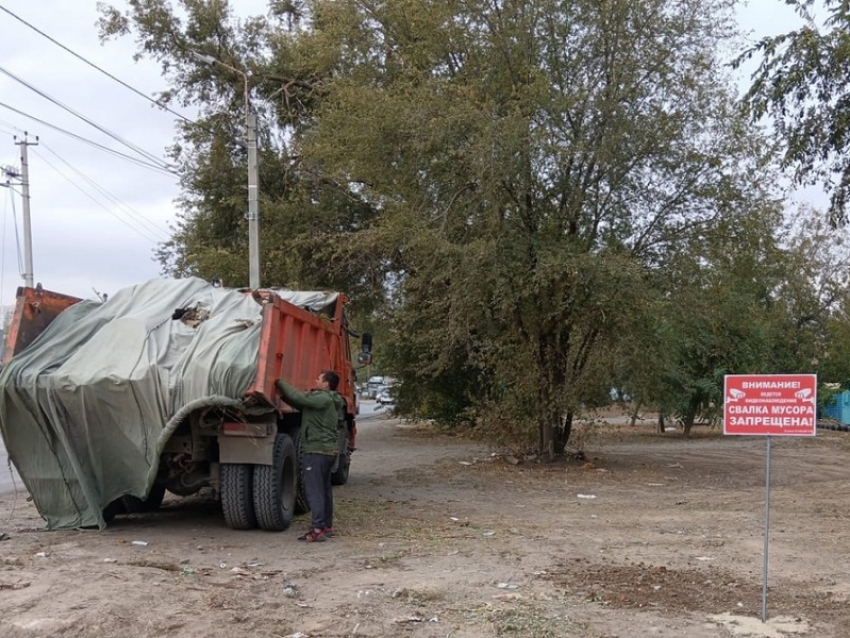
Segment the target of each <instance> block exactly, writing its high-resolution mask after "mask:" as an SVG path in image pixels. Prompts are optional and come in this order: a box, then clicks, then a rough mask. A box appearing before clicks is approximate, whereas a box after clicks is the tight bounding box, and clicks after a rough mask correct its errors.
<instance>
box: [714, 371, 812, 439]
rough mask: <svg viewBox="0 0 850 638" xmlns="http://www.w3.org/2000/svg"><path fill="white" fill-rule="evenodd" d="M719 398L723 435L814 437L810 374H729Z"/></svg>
mask: <svg viewBox="0 0 850 638" xmlns="http://www.w3.org/2000/svg"><path fill="white" fill-rule="evenodd" d="M723 396H724V401H723V434H752V435H770V436H814V435H815V434H816V431H817V429H816V428H817V376H816V375H814V374H729V375H726V379H725V382H724V390H723Z"/></svg>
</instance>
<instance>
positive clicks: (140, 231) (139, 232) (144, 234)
mask: <svg viewBox="0 0 850 638" xmlns="http://www.w3.org/2000/svg"><path fill="white" fill-rule="evenodd" d="M39 157H40V158H41V159H42V161H44V163H45V164H47V165H48V166H49V167H50V168H52V169H53V170H54V171H56V172H57V173H59V175H60V176H61V177H62V178H64V179H65V180H66V181H67V182H69V183H70V184H71V185H72V186H73V187H74V188H76V189H77V190H79V191H80V192H81V193H82V194H83V195H85V196H86V197H88V198H89V199H90V200H92V201H93V202H94V203H95V204H97V205H98V206H100V207H101V208H102V209H103V210H105V211H106V212H107V213H109V214H110V215H112V216H113V217H114V218H115V219H117V220H118V221H120V222H121V223H122V224H124V225H125V226H127V228H129V229H131V230H132V231H133V232H135V233H136V234H137V235H139V236H141V237H143V238H145V239H146V240H148V241H149V242H151V243H153V244H158V243H159V240H158V239H157V238H156V237H154V236H152V235H151V234H149V233H147V232H146V231H144V230H143V229H139V228H137V227H136V226H133V225H132V224H131V223H130V222H128V221H127V220H126V219H124V218H123V217H121V216H120V215H117V214H116V213H115V212H114V211H112V210H111V209H109V208H108V207H106V206H104V204H103V202H101V201H99V200H98V199H97V198H95V197H93V196H92V194H91V193H89V192H87V191H86V190H85V189H84V188H83V187H82V186H80V185H79V184H77V183H76V182H75V181H74V180H73V179H71V178H70V177H68V176H67V175H66V174H65V173H63V172H62V171H61V170H59V169H58V168H57V167H56V166H54V165H53V162H51V161H50V160H48V159H47V158H46V157H44V156H43V155H41V154H39Z"/></svg>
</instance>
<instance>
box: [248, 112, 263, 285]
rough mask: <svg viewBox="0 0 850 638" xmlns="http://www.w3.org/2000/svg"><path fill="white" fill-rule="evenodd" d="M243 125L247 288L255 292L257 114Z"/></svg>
mask: <svg viewBox="0 0 850 638" xmlns="http://www.w3.org/2000/svg"><path fill="white" fill-rule="evenodd" d="M246 108H248V107H247V106H246ZM245 123H246V127H247V129H248V130H247V137H248V282H249V283H248V286H249V287H250V288H251V289H252V290H257V289H258V288H259V287H260V214H259V192H260V176H259V171H258V163H257V114H256V113H253V112H251V111H250V110H249V111H248V114H247V115H246V118H245Z"/></svg>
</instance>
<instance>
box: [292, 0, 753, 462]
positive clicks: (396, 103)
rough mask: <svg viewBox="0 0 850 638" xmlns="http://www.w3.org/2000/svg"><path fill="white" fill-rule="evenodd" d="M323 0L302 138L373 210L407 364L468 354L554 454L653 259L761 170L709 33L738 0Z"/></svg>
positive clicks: (421, 369) (627, 324)
mask: <svg viewBox="0 0 850 638" xmlns="http://www.w3.org/2000/svg"><path fill="white" fill-rule="evenodd" d="M310 6H311V8H312V14H313V15H314V16H315V20H314V22H313V24H312V27H313V28H312V29H311V30H309V31H308V32H306V33H305V37H304V38H303V39H302V42H301V44H302V45H303V46H304V47H305V50H311V51H313V52H317V51H321V52H322V55H323V57H322V60H323V61H327V60H328V58H333V61H332V63H331V66H333V67H334V68H335V69H336V70H335V71H334V72H333V73H331V74H330V75H329V76H328V77H327V80H326V81H324V82H323V87H322V91H323V98H322V101H321V103H320V104H319V105H318V108H317V110H316V119H315V126H314V127H313V128H311V130H310V131H309V132H307V133H306V134H305V137H304V146H303V149H304V153H305V155H306V156H310V157H312V158H314V159H317V160H318V161H320V162H321V164H322V166H323V168H324V169H325V170H326V171H327V174H328V175H333V176H334V179H336V180H337V181H339V182H341V183H342V182H345V183H347V184H348V185H349V188H350V189H351V190H352V191H354V192H357V193H358V194H359V195H360V196H361V197H363V199H364V200H366V201H368V202H370V203H371V204H372V205H373V206H374V207H375V209H376V210H378V211H379V215H378V217H377V219H376V220H375V223H374V225H373V226H372V228H371V229H370V234H369V235H368V236H364V237H362V240H363V242H364V243H363V245H366V246H369V247H374V250H376V251H377V252H380V253H381V254H385V255H391V259H390V263H389V264H388V266H389V268H390V269H391V270H392V272H393V273H394V276H395V279H394V282H393V285H394V293H395V294H396V295H397V297H398V303H397V304H396V305H395V306H394V307H393V310H392V314H391V317H392V319H393V321H394V322H395V324H396V325H395V331H396V334H397V340H396V341H395V343H394V347H395V348H396V349H397V350H398V351H399V352H400V353H401V354H399V355H398V360H399V361H400V362H403V363H404V365H405V366H406V367H405V369H400V370H398V373H399V375H400V376H401V377H402V378H403V379H405V378H407V379H409V380H410V383H408V384H407V385H408V387H411V388H417V387H419V386H417V384H416V381H417V380H421V378H422V376H427V375H430V376H432V377H433V375H445V376H443V377H442V379H443V381H444V382H445V383H446V384H447V385H449V384H450V386H451V388H452V391H454V390H456V389H457V385H456V384H455V382H454V381H455V377H456V375H461V376H463V377H464V378H466V379H467V380H468V381H469V382H468V383H467V384H465V385H464V388H465V391H464V392H463V393H462V396H463V397H466V398H467V399H468V400H469V402H470V404H469V405H470V407H472V408H475V410H476V413H477V414H478V416H479V422H480V423H482V424H483V427H485V428H488V427H489V428H491V429H492V428H493V426H494V424H495V423H501V424H502V425H503V426H504V427H505V428H508V429H511V428H512V429H511V431H512V432H516V433H517V435H518V436H521V435H522V434H523V433H525V434H526V435H527V434H528V433H536V435H537V440H536V441H535V444H536V447H538V448H539V449H540V450H541V451H542V452H544V453H545V454H548V455H551V454H553V453H557V452H558V451H560V450H562V449H563V444H564V441H563V435H562V434H560V435H559V433H563V432H564V428H563V424H564V417H565V415H566V418H567V422H569V419H570V418H571V415H573V414H575V413H576V412H577V411H579V410H581V408H582V405H584V404H585V403H586V402H587V400H588V398H589V397H592V396H597V395H598V392H599V385H600V383H599V378H598V377H594V378H592V379H591V376H592V375H590V374H589V373H590V372H591V371H597V370H600V369H601V367H600V366H598V365H596V360H597V358H598V357H599V356H600V355H601V354H602V353H605V352H607V351H608V346H606V344H612V343H615V342H617V341H619V340H621V339H624V338H628V335H629V334H630V331H631V330H632V327H633V323H634V322H635V321H637V320H638V316H639V315H640V313H639V312H638V313H636V312H635V311H634V309H639V308H641V305H642V304H643V303H644V300H645V299H647V298H648V297H650V296H651V288H650V286H651V282H652V277H651V272H652V269H653V268H657V267H661V265H662V264H663V262H664V260H665V259H666V258H668V256H669V255H672V254H675V253H676V252H677V251H678V246H679V244H680V243H681V242H683V241H684V240H685V239H687V238H689V237H693V239H694V241H697V238H698V237H699V235H700V233H701V230H702V229H703V228H704V227H706V225H707V224H709V222H710V221H712V220H714V219H715V218H717V217H722V216H725V215H732V214H738V215H741V214H744V209H743V206H744V203H745V202H747V203H749V201H750V200H749V198H747V197H744V194H745V193H746V192H748V191H750V190H752V189H755V190H757V188H756V186H755V180H756V179H757V177H758V175H757V173H756V170H755V169H756V166H755V164H756V162H758V161H760V160H761V157H760V155H759V153H760V152H761V151H760V149H757V150H754V147H755V146H758V143H757V142H754V138H753V136H752V134H751V132H750V131H749V130H748V127H747V126H746V125H745V123H744V122H742V121H741V119H740V117H738V115H737V112H736V108H735V105H734V101H733V99H732V95H731V91H730V90H729V89H728V85H727V84H726V83H725V80H724V78H723V75H722V72H721V66H720V64H719V62H718V60H717V58H716V53H715V52H716V51H717V50H718V47H719V46H720V44H721V43H722V42H723V41H724V39H725V38H726V37H727V36H728V35H729V34H730V29H731V23H730V21H729V14H728V9H729V8H730V7H731V3H726V2H696V1H694V2H688V1H686V2H678V3H670V2H664V1H661V0H641V1H639V2H633V1H628V2H627V1H625V0H622V1H619V0H613V1H610V2H604V3H600V2H597V1H595V0H594V1H590V0H587V1H581V0H579V1H576V2H570V3H562V2H557V1H555V0H532V1H524V2H518V1H516V2H515V1H510V0H504V1H497V0H449V1H441V2H421V1H419V0H416V1H413V0H409V1H406V0H397V1H394V2H381V1H377V0H336V1H334V2H327V1H316V2H313V3H311V5H310ZM305 57H306V56H305ZM643 320H644V318H643V317H640V321H643ZM458 361H460V362H463V363H462V365H461V366H460V367H458V366H457V362H458ZM456 399H457V397H456Z"/></svg>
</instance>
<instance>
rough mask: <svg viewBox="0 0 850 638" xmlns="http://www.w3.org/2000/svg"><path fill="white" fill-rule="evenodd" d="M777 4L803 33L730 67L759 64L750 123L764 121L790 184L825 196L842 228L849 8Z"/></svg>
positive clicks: (847, 186)
mask: <svg viewBox="0 0 850 638" xmlns="http://www.w3.org/2000/svg"><path fill="white" fill-rule="evenodd" d="M784 2H785V4H788V5H791V6H793V7H794V8H795V9H796V11H797V13H798V14H799V15H800V17H801V21H802V22H803V25H802V26H801V27H800V28H799V29H796V30H794V31H791V32H789V33H786V34H783V35H778V36H774V37H767V38H763V39H762V40H760V41H759V42H758V43H757V44H756V45H755V46H753V47H751V48H750V49H748V50H747V51H745V52H744V53H743V54H742V55H741V56H740V57H739V58H738V59H737V61H736V64H737V65H741V64H742V63H743V62H744V61H746V60H749V59H751V58H753V57H754V56H760V64H759V67H758V69H757V70H756V72H755V73H754V74H753V77H752V86H751V87H750V89H749V91H748V92H747V94H746V96H745V97H744V101H745V103H746V104H747V105H748V106H749V109H750V111H751V113H752V115H753V117H754V118H755V119H760V118H761V117H763V116H766V115H769V116H770V117H771V119H772V122H773V124H774V126H775V127H776V131H777V133H778V135H779V137H780V138H781V139H782V141H783V142H784V146H785V155H784V161H785V166H786V167H788V168H791V169H793V174H794V178H795V180H796V182H797V183H799V184H816V183H819V184H822V185H824V186H825V187H826V188H827V189H828V190H830V191H831V206H830V212H831V214H832V220H833V223H844V222H846V221H847V205H848V194H850V155H848V153H847V150H848V143H850V77H848V75H847V67H848V64H850V4H848V3H847V2H844V1H843V0H819V1H818V2H817V3H815V1H814V0H784ZM816 4H817V5H820V6H821V7H823V8H824V9H825V10H826V12H827V18H826V19H825V20H824V22H823V24H822V25H818V23H817V22H816V20H815V16H814V13H813V8H814V7H815V5H816Z"/></svg>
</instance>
